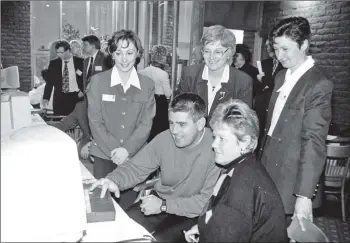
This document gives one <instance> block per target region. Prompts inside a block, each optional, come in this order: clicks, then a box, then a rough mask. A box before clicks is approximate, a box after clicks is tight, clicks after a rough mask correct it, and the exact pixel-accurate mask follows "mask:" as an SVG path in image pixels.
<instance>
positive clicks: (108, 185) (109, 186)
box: [89, 178, 120, 198]
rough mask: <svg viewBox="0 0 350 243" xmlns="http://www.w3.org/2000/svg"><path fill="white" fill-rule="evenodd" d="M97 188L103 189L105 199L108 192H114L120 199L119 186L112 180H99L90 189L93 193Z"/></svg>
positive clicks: (102, 194) (102, 195)
mask: <svg viewBox="0 0 350 243" xmlns="http://www.w3.org/2000/svg"><path fill="white" fill-rule="evenodd" d="M96 187H101V188H102V189H101V196H100V197H101V198H104V196H105V195H106V192H107V190H108V191H110V192H113V193H114V195H115V196H116V197H117V198H119V197H120V191H119V188H118V186H117V185H116V184H115V183H114V182H113V181H111V180H109V179H106V178H102V179H99V180H97V181H96V182H94V184H92V185H91V187H90V190H89V191H90V192H92V191H93V190H95V188H96Z"/></svg>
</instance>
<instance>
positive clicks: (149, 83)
mask: <svg viewBox="0 0 350 243" xmlns="http://www.w3.org/2000/svg"><path fill="white" fill-rule="evenodd" d="M137 75H138V77H139V80H140V86H141V90H143V89H153V88H154V82H153V80H152V79H150V78H149V77H147V76H144V75H142V74H139V73H137Z"/></svg>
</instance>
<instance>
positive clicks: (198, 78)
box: [176, 64, 253, 121]
mask: <svg viewBox="0 0 350 243" xmlns="http://www.w3.org/2000/svg"><path fill="white" fill-rule="evenodd" d="M203 69H204V64H195V65H191V66H188V67H185V68H184V71H183V74H182V77H181V81H180V84H179V87H178V90H177V91H176V94H181V93H184V92H193V93H195V94H198V95H199V96H200V97H202V99H203V100H204V102H205V104H206V106H208V86H207V82H208V81H207V80H203V79H202V73H203ZM252 95H253V86H252V78H251V77H249V75H248V74H246V73H244V72H243V71H240V70H238V69H236V68H234V67H230V78H229V81H228V83H223V84H222V87H221V89H220V90H219V91H218V92H217V93H216V96H215V98H214V101H213V104H212V106H211V109H210V111H209V117H208V120H207V121H209V120H210V117H211V116H212V114H213V111H214V110H215V108H216V107H217V106H218V105H219V104H220V103H223V102H225V101H227V100H229V99H231V98H232V99H240V100H242V101H244V102H245V103H247V104H248V105H249V106H250V107H251V106H252V99H253V98H252Z"/></svg>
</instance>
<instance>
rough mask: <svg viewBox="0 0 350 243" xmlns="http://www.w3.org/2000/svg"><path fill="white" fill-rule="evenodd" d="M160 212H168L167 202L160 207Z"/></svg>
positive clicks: (163, 202) (164, 201)
mask: <svg viewBox="0 0 350 243" xmlns="http://www.w3.org/2000/svg"><path fill="white" fill-rule="evenodd" d="M160 211H161V212H166V200H165V199H163V200H162V206H160Z"/></svg>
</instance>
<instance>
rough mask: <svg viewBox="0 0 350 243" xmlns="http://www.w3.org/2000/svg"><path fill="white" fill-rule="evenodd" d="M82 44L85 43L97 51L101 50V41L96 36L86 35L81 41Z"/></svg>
mask: <svg viewBox="0 0 350 243" xmlns="http://www.w3.org/2000/svg"><path fill="white" fill-rule="evenodd" d="M81 40H82V41H83V42H84V41H87V42H89V44H90V45H94V46H95V48H96V49H97V50H100V49H101V41H100V38H98V37H97V36H96V35H87V36H84V37H83V38H82V39H81Z"/></svg>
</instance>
